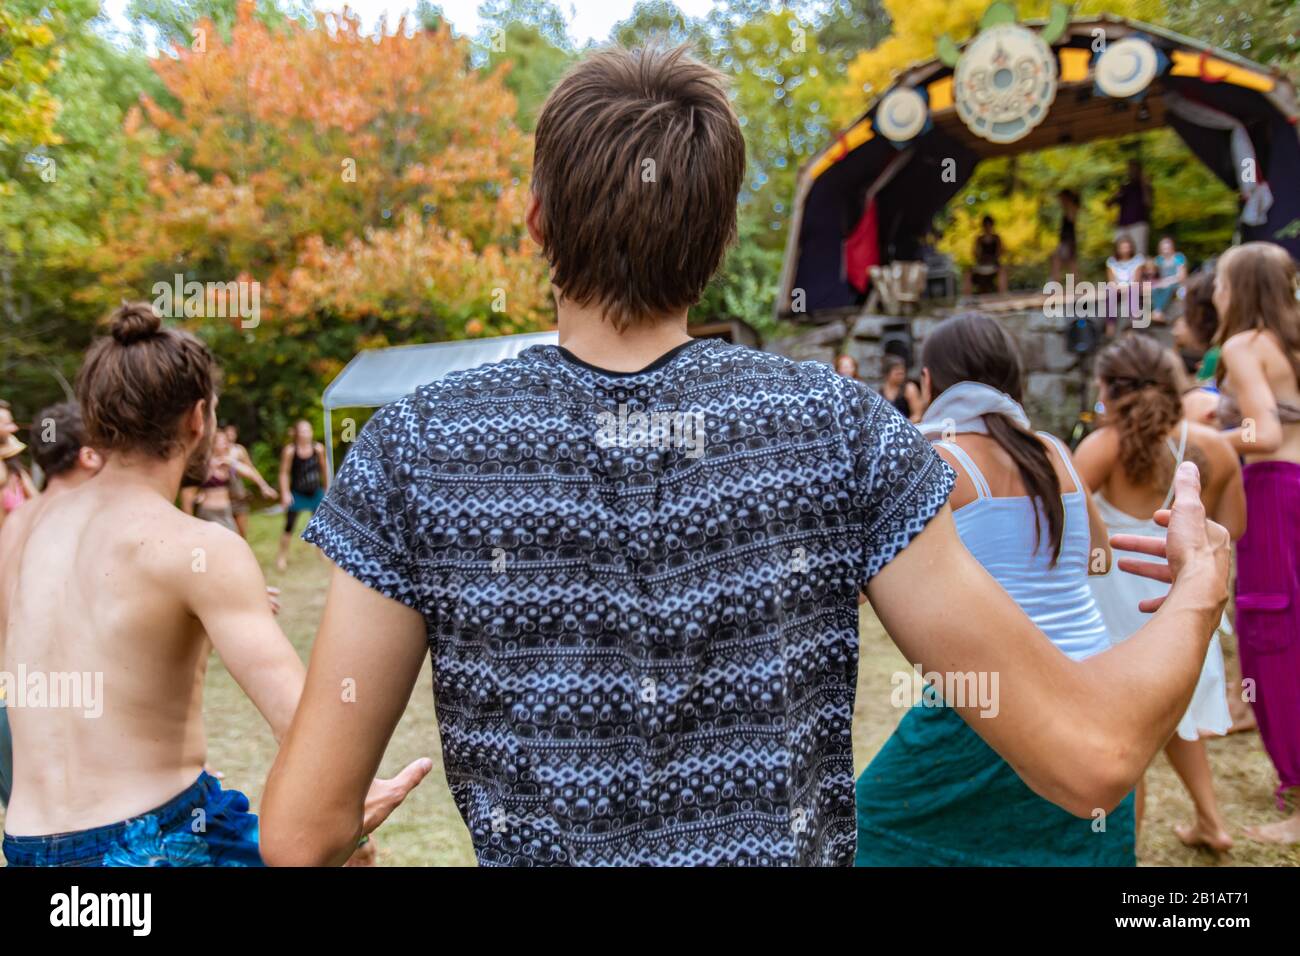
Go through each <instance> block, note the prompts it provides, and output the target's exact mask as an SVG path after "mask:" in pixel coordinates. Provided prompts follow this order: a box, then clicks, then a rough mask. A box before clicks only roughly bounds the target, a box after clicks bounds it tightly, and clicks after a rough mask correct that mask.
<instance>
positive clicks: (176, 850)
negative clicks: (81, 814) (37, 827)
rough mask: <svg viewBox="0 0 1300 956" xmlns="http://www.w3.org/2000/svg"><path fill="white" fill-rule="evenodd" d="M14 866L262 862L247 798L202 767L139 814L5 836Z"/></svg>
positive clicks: (6, 854) (215, 864)
mask: <svg viewBox="0 0 1300 956" xmlns="http://www.w3.org/2000/svg"><path fill="white" fill-rule="evenodd" d="M4 854H5V859H6V860H7V861H8V863H9V865H10V866H262V865H263V864H262V858H261V856H260V855H259V854H258V852H257V815H256V814H253V813H249V812H248V798H247V797H246V796H244V795H243V794H242V793H240V792H239V791H238V790H223V789H221V784H220V783H218V782H217V778H216V777H213V776H212V775H211V774H208V773H206V772H205V773H200V774H199V779H198V780H196V781H194V783H193V785H192V786H190V787H189V788H188V789H186V790H185V791H184V792H183V793H181V794H180V795H178V796H176V797H173V798H172V799H171V800H168V801H167V802H166V803H164V804H163V805H162V806H161V807H158V808H157V809H156V810H150V811H149V812H148V813H142V814H140V816H138V817H132V818H131V819H129V820H123V821H122V822H121V823H110V824H108V825H107V826H102V827H95V828H94V829H93V830H80V831H77V832H74V833H54V834H50V835H48V836H10V835H9V834H7V833H6V834H5V838H4Z"/></svg>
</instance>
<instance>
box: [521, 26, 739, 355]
mask: <svg viewBox="0 0 1300 956" xmlns="http://www.w3.org/2000/svg"><path fill="white" fill-rule="evenodd" d="M744 175H745V140H744V137H743V136H742V135H741V131H740V123H739V121H738V120H737V119H736V114H735V111H734V110H733V109H732V107H731V103H730V101H729V100H728V99H727V92H726V84H725V80H724V78H723V76H722V74H721V73H719V72H718V71H717V70H715V69H713V68H712V67H710V66H706V65H704V64H703V63H700V62H699V61H697V60H695V59H692V58H691V57H690V56H689V55H688V54H687V48H686V47H685V46H680V47H676V48H673V49H667V48H664V47H660V46H654V45H652V46H649V47H646V48H645V49H639V50H625V49H622V48H618V47H615V48H611V49H606V50H602V51H599V52H597V53H594V54H592V55H591V56H589V57H587V58H586V59H584V60H583V61H582V62H580V63H578V64H577V65H576V66H575V67H573V68H572V69H571V70H570V71H569V72H568V73H567V74H566V75H565V76H564V78H563V79H561V80H560V82H559V84H558V85H557V86H556V87H555V89H554V90H553V91H552V92H551V95H550V96H549V97H547V100H546V103H545V104H544V105H543V106H542V110H541V113H540V115H539V116H538V120H537V131H536V136H535V146H534V154H533V186H532V188H533V194H534V196H535V197H536V199H537V201H538V203H539V206H540V211H541V217H540V219H541V222H540V228H541V232H542V247H543V251H544V252H545V254H546V258H547V261H548V262H549V263H550V266H551V281H552V283H553V284H554V285H555V286H556V288H557V289H559V290H560V292H561V294H562V295H563V296H564V297H565V298H567V299H570V300H571V301H573V302H575V303H577V304H578V305H583V306H586V305H594V306H597V307H599V308H601V309H602V310H603V311H604V312H605V314H606V316H607V317H608V318H609V319H610V321H611V322H612V323H613V325H614V327H615V328H616V329H619V330H622V329H624V328H627V327H628V326H629V325H632V324H634V323H636V322H639V321H647V320H651V321H652V320H654V319H656V318H659V317H662V316H664V315H668V314H671V313H674V312H678V311H681V310H683V309H687V308H689V307H690V306H692V305H694V304H695V303H696V302H698V301H699V300H700V297H701V296H702V295H703V294H704V289H705V287H706V286H707V285H708V283H709V280H710V279H712V277H713V274H714V273H715V272H716V271H717V270H718V267H719V266H720V265H721V263H722V258H723V255H724V254H725V252H726V250H727V247H728V246H730V245H731V243H732V242H734V241H735V238H736V198H737V195H738V194H739V192H740V187H741V184H742V181H743V179H744Z"/></svg>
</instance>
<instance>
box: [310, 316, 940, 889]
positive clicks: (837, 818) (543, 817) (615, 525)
mask: <svg viewBox="0 0 1300 956" xmlns="http://www.w3.org/2000/svg"><path fill="white" fill-rule="evenodd" d="M637 412H641V413H646V414H649V415H651V416H653V415H655V414H659V415H661V416H663V415H675V416H677V417H676V418H674V419H671V421H673V422H677V423H679V430H678V431H677V432H676V435H677V438H678V440H676V441H670V442H661V443H659V444H660V445H661V446H666V447H639V446H638V443H637V442H636V441H635V440H634V439H635V436H636V434H637V433H636V432H635V431H629V430H627V429H624V430H621V431H620V430H618V429H616V428H614V427H613V426H612V425H611V422H612V421H626V422H627V424H628V425H629V426H635V425H636V424H637V420H636V418H635V417H629V416H634V415H635V413H637ZM602 413H603V417H602ZM659 421H660V422H663V421H665V419H662V418H661V419H659ZM687 421H696V422H699V423H700V426H701V433H700V437H702V439H703V440H702V441H700V442H699V443H698V444H696V443H694V442H692V441H691V440H690V439H693V438H695V437H696V436H695V435H692V434H691V433H690V431H689V427H688V426H687V425H685V424H683V423H685V422H687ZM642 444H644V443H642ZM952 481H953V476H952V473H951V471H950V469H948V468H947V466H946V465H944V464H943V462H942V461H941V460H940V459H939V458H938V457H937V456H936V455H935V454H934V453H933V451H931V449H930V447H929V445H928V443H927V442H926V441H925V440H924V439H923V438H921V436H920V434H919V433H918V432H917V431H916V430H915V429H914V428H912V426H911V425H909V424H908V423H907V421H906V420H905V419H903V418H902V417H901V416H900V415H899V414H898V413H897V412H896V411H895V410H894V409H893V408H891V407H890V406H889V405H888V404H887V403H885V402H884V401H883V400H882V399H881V398H880V397H879V396H878V395H877V394H876V393H874V392H872V391H870V390H869V389H867V388H865V387H863V386H862V385H859V384H857V383H854V382H852V381H850V380H848V379H845V378H841V377H840V376H837V375H835V374H834V372H833V371H832V370H831V369H830V368H829V367H827V366H825V365H821V364H817V363H803V364H796V363H793V362H791V361H789V360H787V359H783V358H780V357H777V356H773V355H768V354H765V353H762V352H756V351H753V350H751V349H746V348H742V347H738V346H730V345H726V344H725V343H721V342H717V341H708V340H701V341H697V342H693V343H689V344H688V345H687V346H685V347H684V348H682V349H680V350H677V351H676V353H675V354H673V355H672V356H671V357H670V360H668V361H667V362H663V363H656V364H655V365H654V366H651V368H650V369H647V370H645V371H643V372H639V373H635V374H630V375H619V374H616V373H607V372H601V371H600V370H597V369H593V368H591V367H590V366H586V365H583V364H581V363H579V362H577V361H575V360H572V359H571V358H567V357H566V356H565V354H563V352H562V350H560V349H557V348H555V347H553V346H538V347H534V348H532V349H529V350H528V351H526V352H524V353H522V354H521V355H520V356H518V357H517V358H515V359H512V360H510V361H506V362H501V363H498V364H495V365H489V366H483V367H480V368H477V369H474V370H472V371H469V372H464V373H458V374H455V375H452V376H450V377H448V378H447V379H445V380H443V381H441V382H438V383H434V384H432V385H427V386H425V387H423V388H421V389H419V390H418V391H416V392H415V394H413V395H411V396H408V397H407V398H405V399H403V400H401V401H399V402H395V403H393V404H392V405H389V406H387V407H386V408H384V409H383V410H381V411H380V412H379V413H377V414H376V415H375V417H374V418H373V419H372V420H371V421H370V422H369V424H368V425H367V426H366V428H365V429H364V430H363V432H362V434H361V436H360V438H359V439H358V441H357V443H356V445H355V447H354V448H353V449H352V450H351V451H350V453H349V454H348V456H347V459H346V461H345V462H344V464H343V467H342V469H341V470H340V472H339V476H338V479H337V481H336V482H335V483H334V485H333V486H332V487H331V488H330V491H329V494H328V495H327V496H326V499H325V502H324V504H323V506H322V508H321V510H319V511H318V512H317V513H316V516H315V518H314V519H313V520H312V522H311V524H310V525H309V527H308V529H307V532H306V534H305V537H306V539H307V540H308V541H311V542H313V543H315V544H318V545H319V546H320V547H321V548H322V549H323V550H324V551H325V552H326V554H328V555H329V556H330V557H331V558H332V559H333V560H334V561H335V562H336V563H338V564H339V565H340V566H341V567H342V568H343V569H344V570H346V571H347V572H348V573H349V574H352V575H353V576H355V577H357V578H358V579H360V580H361V581H363V582H364V583H366V584H367V585H369V586H370V587H372V588H374V589H376V590H378V591H380V592H382V593H383V594H386V595H388V596H389V597H391V598H393V599H395V600H398V601H401V602H402V603H404V604H407V605H409V606H411V607H413V608H415V609H416V610H418V611H420V612H421V613H422V614H423V615H424V617H425V621H426V624H427V628H428V637H429V646H430V654H431V658H432V662H433V673H434V700H435V704H436V707H437V714H438V725H439V730H440V732H441V735H442V749H443V758H444V762H445V764H446V768H447V778H448V781H449V783H450V786H451V790H452V793H453V795H454V797H455V799H456V803H457V806H458V807H459V809H460V812H461V814H462V815H463V816H464V818H465V821H466V824H467V825H468V827H469V830H470V834H471V836H472V839H473V842H474V848H475V851H476V853H477V855H478V859H479V862H480V863H482V864H486V865H507V864H508V865H530V864H554V863H558V864H666V865H681V864H724V863H730V864H841V865H848V864H851V863H852V861H853V854H854V846H855V826H854V803H853V766H852V748H851V739H850V724H851V718H852V712H853V696H854V688H855V686H856V681H857V665H858V630H857V622H858V613H857V600H856V598H857V594H858V591H859V590H860V589H861V588H863V587H865V586H866V583H867V581H869V580H870V579H871V577H872V576H873V575H875V573H876V572H877V571H879V570H880V569H881V568H882V567H883V566H884V565H885V564H886V563H887V562H888V561H889V560H890V559H891V558H892V557H893V556H894V555H895V554H897V552H898V551H899V550H901V549H902V548H903V547H904V546H906V544H907V543H908V542H909V541H910V540H911V539H912V538H913V537H914V536H915V535H916V534H917V533H918V532H919V531H920V530H921V529H922V528H923V527H924V526H925V524H926V523H927V522H928V521H929V519H930V518H931V517H932V516H933V515H934V514H935V513H936V512H937V511H938V510H939V509H940V508H941V507H942V506H943V504H944V503H945V502H946V500H947V497H948V493H949V491H950V490H951V487H952Z"/></svg>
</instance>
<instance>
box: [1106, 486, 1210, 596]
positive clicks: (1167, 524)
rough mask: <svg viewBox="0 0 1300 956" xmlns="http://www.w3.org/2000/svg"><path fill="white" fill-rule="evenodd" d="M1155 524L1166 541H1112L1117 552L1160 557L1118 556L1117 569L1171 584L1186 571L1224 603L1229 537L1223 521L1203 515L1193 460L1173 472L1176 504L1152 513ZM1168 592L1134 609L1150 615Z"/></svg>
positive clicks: (1135, 538) (1122, 536)
mask: <svg viewBox="0 0 1300 956" xmlns="http://www.w3.org/2000/svg"><path fill="white" fill-rule="evenodd" d="M1154 520H1155V522H1156V524H1158V525H1160V526H1161V527H1163V528H1168V529H1169V531H1168V534H1167V535H1166V536H1165V538H1164V540H1161V539H1159V538H1148V537H1143V536H1142V535H1133V534H1117V535H1115V536H1113V537H1112V538H1111V539H1110V545H1111V547H1112V548H1114V549H1115V550H1116V551H1129V552H1133V553H1136V554H1145V555H1149V556H1151V557H1155V558H1163V559H1164V560H1162V561H1139V560H1137V559H1135V558H1120V560H1119V568H1120V570H1121V571H1127V572H1128V573H1129V574H1136V575H1139V576H1141V577H1144V578H1151V579H1152V580H1154V581H1163V582H1164V583H1166V584H1172V583H1173V582H1174V581H1177V580H1178V579H1179V577H1181V576H1183V575H1185V574H1189V575H1194V576H1196V577H1198V579H1199V578H1203V580H1204V581H1205V582H1206V584H1205V586H1206V589H1207V597H1208V598H1209V599H1210V600H1213V601H1217V602H1218V603H1219V605H1220V611H1222V606H1223V605H1224V604H1226V603H1227V600H1228V565H1229V561H1230V557H1231V539H1230V538H1229V536H1228V531H1227V529H1226V528H1224V527H1223V526H1222V525H1219V524H1216V523H1215V522H1213V521H1210V520H1209V519H1208V518H1207V517H1206V516H1205V505H1204V504H1202V503H1201V473H1200V471H1198V470H1197V468H1196V466H1195V465H1194V464H1192V463H1191V462H1183V463H1182V464H1181V465H1180V466H1179V467H1178V471H1177V473H1175V475H1174V506H1173V508H1171V509H1162V510H1160V511H1157V512H1156V513H1155V515H1154ZM1167 597H1168V594H1165V595H1162V596H1161V597H1158V598H1150V599H1148V600H1145V601H1143V602H1141V603H1140V604H1139V605H1138V607H1139V608H1140V609H1141V610H1143V611H1145V612H1147V613H1151V612H1153V611H1155V610H1157V609H1158V608H1159V607H1160V605H1162V604H1163V603H1164V602H1165V598H1167Z"/></svg>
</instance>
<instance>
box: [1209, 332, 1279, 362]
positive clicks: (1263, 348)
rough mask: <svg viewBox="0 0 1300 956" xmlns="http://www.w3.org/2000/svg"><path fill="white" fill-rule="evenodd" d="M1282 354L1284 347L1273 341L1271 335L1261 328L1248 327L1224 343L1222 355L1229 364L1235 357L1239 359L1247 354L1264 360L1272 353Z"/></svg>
mask: <svg viewBox="0 0 1300 956" xmlns="http://www.w3.org/2000/svg"><path fill="white" fill-rule="evenodd" d="M1274 354H1276V355H1281V354H1282V349H1281V348H1280V347H1279V346H1278V344H1277V343H1276V342H1275V341H1273V337H1272V336H1271V335H1267V334H1265V333H1264V332H1263V331H1262V330H1260V329H1247V330H1246V331H1245V332H1238V333H1237V334H1236V335H1234V336H1232V337H1230V338H1229V339H1228V340H1227V341H1226V342H1224V343H1223V348H1222V349H1221V350H1220V355H1221V357H1222V359H1223V360H1224V361H1226V362H1227V363H1228V364H1231V363H1232V360H1233V359H1237V360H1238V361H1240V360H1242V359H1244V358H1246V357H1247V356H1251V357H1254V358H1255V359H1257V360H1259V361H1263V360H1264V359H1265V358H1267V357H1269V356H1270V355H1274Z"/></svg>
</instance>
